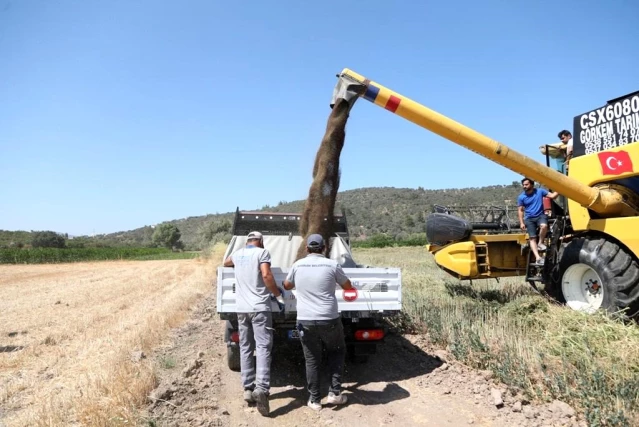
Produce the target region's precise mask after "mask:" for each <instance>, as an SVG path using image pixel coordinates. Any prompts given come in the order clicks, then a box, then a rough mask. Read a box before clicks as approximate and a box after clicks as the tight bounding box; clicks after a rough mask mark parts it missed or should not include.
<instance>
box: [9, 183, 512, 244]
mask: <svg viewBox="0 0 639 427" xmlns="http://www.w3.org/2000/svg"><path fill="white" fill-rule="evenodd" d="M520 192H521V185H520V184H519V182H513V183H511V184H509V185H493V186H488V187H472V188H451V189H443V190H425V189H423V188H421V187H419V188H417V189H413V188H394V187H371V188H359V189H356V190H348V191H343V192H340V193H338V196H337V200H336V210H338V211H341V210H342V209H343V210H344V212H345V213H346V217H347V220H348V224H349V228H350V231H351V236H352V238H353V239H355V240H363V239H367V238H369V237H371V236H373V235H376V234H380V233H386V234H388V235H389V236H391V237H393V238H395V239H402V238H407V237H409V236H411V235H415V234H418V233H424V232H425V229H424V219H425V217H426V216H427V215H428V214H429V213H431V212H432V210H433V207H434V206H435V205H442V206H460V205H494V206H503V205H505V204H508V205H510V206H514V205H515V204H516V200H517V196H518V195H519V193H520ZM505 201H508V202H505ZM303 206H304V200H296V201H292V202H280V203H279V204H278V205H276V206H268V205H267V206H264V207H262V209H260V210H262V211H273V212H301V211H302V209H303ZM239 208H240V209H246V207H243V206H239ZM234 213H235V209H233V210H232V211H230V212H227V213H222V214H216V215H203V216H195V217H189V218H183V219H176V220H170V221H166V222H167V223H171V224H175V225H176V226H177V227H178V229H179V230H180V232H181V234H182V241H183V242H184V244H185V247H186V249H190V250H198V249H202V248H204V247H206V246H207V245H208V244H209V243H210V242H211V241H215V240H219V239H223V238H227V237H228V234H229V232H230V229H231V223H232V220H233V215H234ZM153 230H154V229H153V227H151V226H146V227H141V228H137V229H135V230H130V231H123V232H118V233H111V234H104V235H99V236H95V237H92V238H89V237H86V236H81V237H76V238H74V239H72V240H69V243H70V244H73V243H74V242H75V244H81V243H83V244H86V245H90V246H94V245H99V246H150V245H151V236H152V235H153ZM29 235H30V233H28V232H7V231H0V246H8V245H10V244H11V242H13V244H14V245H15V244H16V239H20V241H21V242H22V243H23V244H27V243H29V241H28V239H29V238H28V236H29ZM11 239H13V240H11Z"/></svg>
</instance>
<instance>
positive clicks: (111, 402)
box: [0, 260, 215, 426]
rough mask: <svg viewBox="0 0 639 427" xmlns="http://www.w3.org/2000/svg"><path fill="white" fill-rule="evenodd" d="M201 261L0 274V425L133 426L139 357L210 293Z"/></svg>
mask: <svg viewBox="0 0 639 427" xmlns="http://www.w3.org/2000/svg"><path fill="white" fill-rule="evenodd" d="M214 275H215V271H214V266H213V265H212V263H210V262H208V263H207V262H206V261H205V260H176V261H143V262H142V261H114V262H94V263H75V264H59V265H12V266H0V313H1V314H0V316H1V321H0V348H1V349H2V352H0V425H2V423H5V424H7V425H11V426H14V425H15V426H23V425H24V426H26V425H70V424H71V425H73V424H82V425H105V424H113V423H115V424H118V423H120V422H122V423H123V422H125V421H129V422H131V421H133V420H134V419H135V416H136V412H135V408H136V406H140V405H142V404H143V403H144V400H145V396H146V395H147V394H148V392H149V391H150V390H152V389H153V388H154V387H155V379H154V378H155V377H154V374H153V369H154V368H153V366H152V363H151V362H150V361H149V359H148V358H146V357H145V355H146V354H148V353H149V351H150V350H151V349H152V348H154V347H156V346H157V345H159V344H160V343H161V342H162V340H163V338H164V337H165V336H166V334H167V331H168V330H169V329H170V328H172V327H175V326H177V325H179V324H181V323H182V322H183V321H184V319H185V318H186V317H187V316H188V314H189V307H191V305H192V304H193V303H194V302H195V301H196V300H198V299H199V298H201V297H202V296H203V295H204V294H205V293H207V292H210V291H211V289H212V281H213V279H214Z"/></svg>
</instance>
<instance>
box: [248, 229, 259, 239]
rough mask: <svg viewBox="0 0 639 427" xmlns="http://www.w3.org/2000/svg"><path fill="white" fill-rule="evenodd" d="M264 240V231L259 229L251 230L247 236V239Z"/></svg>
mask: <svg viewBox="0 0 639 427" xmlns="http://www.w3.org/2000/svg"><path fill="white" fill-rule="evenodd" d="M253 239H255V240H262V239H263V236H262V233H260V232H259V231H251V232H250V233H249V234H248V236H246V240H253Z"/></svg>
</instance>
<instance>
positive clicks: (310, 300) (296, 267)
mask: <svg viewBox="0 0 639 427" xmlns="http://www.w3.org/2000/svg"><path fill="white" fill-rule="evenodd" d="M286 280H288V281H289V282H291V283H293V284H294V285H295V289H297V292H296V296H295V299H296V300H297V319H298V320H331V319H336V318H338V317H339V312H338V311H337V298H336V297H335V289H336V287H337V284H338V283H339V284H340V285H343V284H344V283H346V280H348V277H346V275H345V274H344V270H342V266H341V265H339V264H338V263H337V262H336V261H334V260H332V259H329V258H326V257H325V256H324V255H321V254H309V255H307V256H306V257H305V258H302V259H300V260H298V261H296V262H295V263H294V264H293V266H292V267H291V270H290V271H289V272H288V276H287V277H286Z"/></svg>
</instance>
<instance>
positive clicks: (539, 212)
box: [517, 178, 559, 265]
mask: <svg viewBox="0 0 639 427" xmlns="http://www.w3.org/2000/svg"><path fill="white" fill-rule="evenodd" d="M521 185H522V186H523V188H524V191H523V192H522V193H521V194H520V195H519V197H517V206H518V214H519V226H520V227H521V229H522V230H527V231H528V236H529V238H530V249H531V250H532V252H533V254H534V255H535V264H536V265H544V259H543V258H542V257H541V256H540V255H539V251H542V252H543V251H545V250H546V245H544V243H543V242H544V239H545V238H546V234H547V233H548V217H547V216H546V214H545V213H544V197H548V198H550V199H553V200H554V199H556V198H557V197H558V196H559V193H557V192H556V191H553V192H549V191H548V190H545V189H543V188H535V181H533V180H532V179H530V178H524V179H522V180H521ZM537 227H539V241H537Z"/></svg>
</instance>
